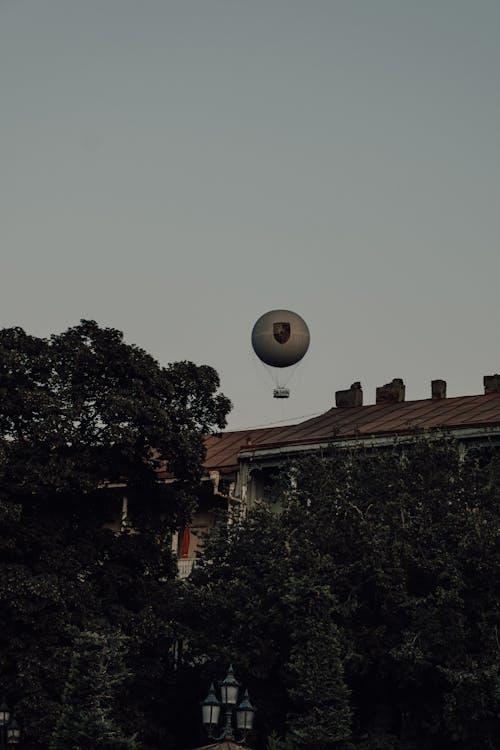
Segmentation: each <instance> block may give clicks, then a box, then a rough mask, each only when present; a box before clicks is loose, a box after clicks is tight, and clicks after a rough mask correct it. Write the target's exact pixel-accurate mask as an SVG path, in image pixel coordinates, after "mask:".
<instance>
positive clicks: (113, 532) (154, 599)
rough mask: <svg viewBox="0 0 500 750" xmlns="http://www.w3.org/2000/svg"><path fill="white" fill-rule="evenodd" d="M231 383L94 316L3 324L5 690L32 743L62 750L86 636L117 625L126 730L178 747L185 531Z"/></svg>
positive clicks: (1, 665)
mask: <svg viewBox="0 0 500 750" xmlns="http://www.w3.org/2000/svg"><path fill="white" fill-rule="evenodd" d="M218 387H219V380H218V377H217V374H216V373H215V372H214V371H213V370H212V369H211V368H210V367H206V366H201V367H197V366H195V365H194V364H192V363H190V362H180V363H175V364H172V365H169V366H167V367H160V365H159V364H158V363H157V362H156V361H155V360H154V359H153V358H152V357H151V356H150V355H148V354H147V353H146V352H144V351H143V350H141V349H139V348H138V347H135V346H130V345H128V344H126V343H124V341H123V336H122V334H121V333H120V332H119V331H116V330H113V329H109V328H100V327H99V326H98V325H97V324H96V323H94V322H92V321H82V322H81V324H80V325H78V326H75V327H73V328H70V329H69V330H67V331H66V332H64V333H62V334H59V335H55V336H52V337H50V338H49V339H41V338H37V337H33V336H29V335H28V334H26V333H25V332H24V331H22V330H21V329H18V328H15V329H5V330H3V331H0V520H1V521H2V522H3V534H2V540H0V575H1V577H2V586H1V587H0V690H2V691H3V692H5V693H6V694H7V695H9V696H10V701H11V703H17V712H18V713H19V714H20V718H21V719H22V720H23V725H24V727H25V730H26V731H25V740H24V743H25V746H26V747H27V748H33V749H34V748H44V747H47V743H48V738H49V736H50V734H51V732H52V730H53V727H54V725H55V723H56V721H57V717H58V716H59V713H60V710H61V694H62V690H63V686H64V683H65V680H66V677H67V671H68V665H69V660H70V658H71V654H72V653H73V652H74V651H75V648H76V646H75V642H74V637H75V636H74V634H75V632H76V633H77V632H86V631H89V632H94V631H95V630H96V627H97V624H96V623H102V622H105V623H107V624H108V626H109V627H111V628H115V629H117V630H118V631H120V632H122V633H123V634H124V635H126V636H128V637H129V638H130V639H131V640H130V644H131V648H130V654H129V656H128V668H129V669H130V670H131V677H130V680H129V681H128V683H127V685H126V686H125V687H124V690H125V692H127V691H129V692H128V700H129V703H130V705H129V711H128V714H127V716H126V717H125V719H124V721H125V723H127V722H129V725H128V726H126V727H125V730H126V732H127V733H128V734H133V732H134V731H135V729H136V728H137V726H139V727H142V728H143V729H144V731H143V734H142V737H141V740H142V741H143V747H144V748H146V747H148V746H149V745H148V742H151V744H152V745H153V746H154V747H159V746H162V743H163V746H167V747H168V746H169V744H168V743H169V738H168V731H167V729H166V728H165V715H164V709H165V703H166V702H168V697H169V690H174V685H173V679H172V669H173V657H172V655H171V654H172V644H173V643H174V642H175V640H176V637H177V626H176V623H175V618H174V613H175V611H176V604H175V602H176V598H177V595H178V594H177V591H178V589H179V583H178V582H177V581H176V580H175V574H176V567H175V561H174V560H173V557H172V554H171V550H170V538H171V533H172V531H173V530H174V529H176V528H177V527H178V526H179V525H182V524H183V522H184V521H185V519H187V518H189V515H190V513H191V510H192V508H193V506H194V503H195V495H196V489H197V483H198V480H199V477H200V472H201V462H202V459H203V456H204V447H203V438H204V435H205V434H207V433H209V432H210V431H212V430H214V429H219V428H221V427H223V425H224V422H225V416H226V414H227V412H228V410H229V406H230V404H229V401H228V400H227V399H226V398H225V397H224V396H222V395H221V394H219V393H218ZM159 472H172V473H175V476H176V477H177V481H176V482H174V483H165V482H163V481H159ZM124 495H126V497H127V500H128V513H129V515H128V521H127V525H126V526H125V528H124V529H123V532H122V533H119V529H120V517H121V513H122V502H123V496H124ZM68 625H70V626H72V627H71V628H68ZM145 681H147V683H148V686H149V690H152V691H153V692H154V694H155V696H156V697H155V698H154V699H153V700H147V699H146V698H145V697H144V696H143V693H144V691H143V690H142V691H141V688H143V687H144V683H145ZM148 736H149V738H150V739H148Z"/></svg>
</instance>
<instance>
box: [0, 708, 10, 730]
mask: <svg viewBox="0 0 500 750" xmlns="http://www.w3.org/2000/svg"><path fill="white" fill-rule="evenodd" d="M9 721H10V711H9V710H8V709H7V708H3V709H0V726H5V724H8V723H9Z"/></svg>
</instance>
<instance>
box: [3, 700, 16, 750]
mask: <svg viewBox="0 0 500 750" xmlns="http://www.w3.org/2000/svg"><path fill="white" fill-rule="evenodd" d="M20 739H21V730H20V728H19V724H18V723H17V721H16V720H15V718H14V717H12V718H11V714H10V710H9V707H8V705H7V704H6V703H5V701H3V703H2V704H1V705H0V749H1V750H6V747H7V745H18V744H19V741H20Z"/></svg>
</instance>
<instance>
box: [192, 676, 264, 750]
mask: <svg viewBox="0 0 500 750" xmlns="http://www.w3.org/2000/svg"><path fill="white" fill-rule="evenodd" d="M239 689H240V683H239V682H238V680H237V679H236V677H235V676H234V672H233V665H232V664H231V665H230V666H229V670H228V673H227V675H226V676H225V677H224V679H223V680H222V682H221V683H220V692H221V700H220V701H219V700H218V698H217V695H216V694H215V688H214V684H213V683H212V684H211V685H210V690H209V691H208V695H207V697H206V698H205V700H204V701H203V703H202V704H201V714H202V720H203V725H204V727H205V729H206V730H207V734H208V736H209V737H210V739H215V740H216V741H218V742H219V741H221V740H235V739H236V737H235V734H236V731H235V730H237V731H238V732H239V733H240V734H241V740H240V741H241V742H245V740H246V735H247V732H250V730H251V729H252V727H253V720H254V716H255V708H254V707H253V706H252V704H251V703H250V698H249V695H248V690H245V693H244V695H243V700H242V701H241V703H240V704H239V706H238V707H237V708H235V707H236V706H237V704H238V692H239ZM222 707H224V709H225V720H224V727H223V729H222V733H221V734H220V735H219V736H217V737H215V733H216V731H217V727H218V724H219V719H220V713H221V709H222ZM235 713H236V727H235V726H234V723H235V722H234V718H233V717H234V714H235Z"/></svg>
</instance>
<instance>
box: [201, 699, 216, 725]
mask: <svg viewBox="0 0 500 750" xmlns="http://www.w3.org/2000/svg"><path fill="white" fill-rule="evenodd" d="M201 715H202V720H203V723H204V724H207V725H210V726H214V725H216V724H218V723H219V716H220V706H217V705H214V704H212V705H210V704H209V705H208V706H202V707H201Z"/></svg>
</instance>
